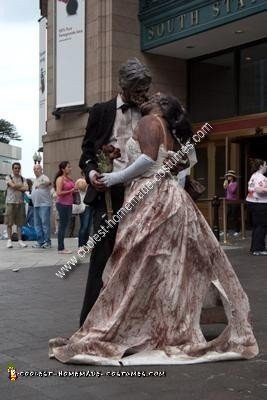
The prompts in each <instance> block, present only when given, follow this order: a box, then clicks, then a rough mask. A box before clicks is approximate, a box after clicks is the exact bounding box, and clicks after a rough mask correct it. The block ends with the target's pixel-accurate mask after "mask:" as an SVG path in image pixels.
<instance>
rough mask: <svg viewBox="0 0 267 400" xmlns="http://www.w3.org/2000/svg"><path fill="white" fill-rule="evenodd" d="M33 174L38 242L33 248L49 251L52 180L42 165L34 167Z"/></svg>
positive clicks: (33, 195)
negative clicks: (45, 173)
mask: <svg viewBox="0 0 267 400" xmlns="http://www.w3.org/2000/svg"><path fill="white" fill-rule="evenodd" d="M33 172H34V174H35V176H36V179H35V181H34V182H33V187H32V193H31V198H32V202H33V207H34V211H33V215H34V229H35V231H36V234H37V242H36V243H35V244H34V245H33V247H35V248H43V249H47V248H50V247H51V239H50V214H51V204H52V199H51V193H50V190H51V187H50V186H51V182H50V179H49V178H48V177H47V176H46V175H44V174H43V168H42V166H41V165H40V164H35V165H34V167H33Z"/></svg>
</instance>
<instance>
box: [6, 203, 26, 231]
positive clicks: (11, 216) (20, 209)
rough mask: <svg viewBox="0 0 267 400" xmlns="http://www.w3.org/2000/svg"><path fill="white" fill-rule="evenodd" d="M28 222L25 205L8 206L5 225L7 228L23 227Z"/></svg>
mask: <svg viewBox="0 0 267 400" xmlns="http://www.w3.org/2000/svg"><path fill="white" fill-rule="evenodd" d="M25 221H26V215H25V204H24V203H19V204H14V203H12V204H6V212H5V224H6V225H7V226H12V225H17V226H23V225H24V224H25Z"/></svg>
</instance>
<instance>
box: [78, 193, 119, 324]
mask: <svg viewBox="0 0 267 400" xmlns="http://www.w3.org/2000/svg"><path fill="white" fill-rule="evenodd" d="M111 200H112V209H113V214H115V213H117V211H118V210H119V209H120V208H121V207H122V204H123V200H124V187H123V186H121V185H117V186H114V187H112V188H111ZM106 220H107V215H106V206H105V201H104V197H103V196H101V198H100V199H99V204H98V207H97V208H93V225H94V233H97V231H98V230H99V229H101V225H102V226H104V227H105V226H106V222H105V221H106ZM117 228H118V225H116V226H115V227H113V228H109V230H108V233H107V234H106V236H105V237H102V238H101V241H99V242H97V244H96V245H95V247H94V248H93V250H92V254H91V258H90V263H89V271H88V278H87V284H86V289H85V295H84V300H83V306H82V311H81V315H80V326H82V325H83V323H84V321H85V320H86V317H87V315H88V313H89V312H90V310H91V308H92V307H93V305H94V304H95V302H96V300H97V298H98V295H99V292H100V290H101V288H102V286H103V282H102V274H103V271H104V268H105V266H106V263H107V261H108V259H109V257H110V256H111V254H112V251H113V247H114V244H115V239H116V233H117Z"/></svg>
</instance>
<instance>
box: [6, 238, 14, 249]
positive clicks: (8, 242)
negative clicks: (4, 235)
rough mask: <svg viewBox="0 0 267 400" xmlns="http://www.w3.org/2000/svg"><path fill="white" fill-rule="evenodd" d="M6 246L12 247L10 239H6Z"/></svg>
mask: <svg viewBox="0 0 267 400" xmlns="http://www.w3.org/2000/svg"><path fill="white" fill-rule="evenodd" d="M6 247H7V248H8V249H12V247H13V244H12V241H11V239H8V241H7V244H6Z"/></svg>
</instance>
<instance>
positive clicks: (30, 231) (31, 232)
mask: <svg viewBox="0 0 267 400" xmlns="http://www.w3.org/2000/svg"><path fill="white" fill-rule="evenodd" d="M21 238H22V240H37V234H36V231H35V229H34V227H33V226H29V225H23V226H22V228H21Z"/></svg>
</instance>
